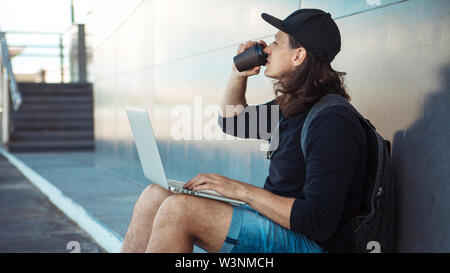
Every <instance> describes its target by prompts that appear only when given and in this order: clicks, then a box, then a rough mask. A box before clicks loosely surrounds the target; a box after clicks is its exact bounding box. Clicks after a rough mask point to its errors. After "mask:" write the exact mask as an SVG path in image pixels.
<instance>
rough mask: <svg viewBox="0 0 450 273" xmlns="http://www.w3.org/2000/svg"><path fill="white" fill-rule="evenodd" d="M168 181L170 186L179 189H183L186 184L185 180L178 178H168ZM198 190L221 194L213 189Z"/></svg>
mask: <svg viewBox="0 0 450 273" xmlns="http://www.w3.org/2000/svg"><path fill="white" fill-rule="evenodd" d="M167 183H169V185H170V186H172V187H174V188H178V189H182V188H183V185H184V184H186V183H185V182H181V181H176V180H172V179H167ZM198 192H201V193H207V194H211V195H217V196H221V194H219V193H217V192H216V191H212V190H201V191H198Z"/></svg>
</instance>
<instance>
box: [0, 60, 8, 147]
mask: <svg viewBox="0 0 450 273" xmlns="http://www.w3.org/2000/svg"><path fill="white" fill-rule="evenodd" d="M2 61H3V60H2ZM0 70H1V73H0V74H1V75H0V76H1V77H0V78H1V79H0V86H1V95H2V144H3V145H5V144H7V143H8V142H9V90H8V75H7V74H6V71H5V69H4V68H3V63H2V64H1V67H0Z"/></svg>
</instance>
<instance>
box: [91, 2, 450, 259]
mask: <svg viewBox="0 0 450 273" xmlns="http://www.w3.org/2000/svg"><path fill="white" fill-rule="evenodd" d="M115 3H116V4H114V6H110V4H109V3H108V1H105V0H101V1H97V2H96V4H97V6H96V9H95V13H96V20H98V23H96V27H97V30H96V34H95V35H96V36H95V37H97V39H98V40H97V41H96V43H95V45H94V62H95V75H96V76H95V82H94V90H95V113H94V115H95V136H96V145H97V151H96V155H97V159H96V162H97V166H99V167H102V168H108V169H111V170H113V171H115V172H118V173H122V174H123V175H124V176H129V177H134V178H135V179H136V180H138V181H139V183H143V184H145V183H148V182H147V181H145V179H144V178H143V174H142V171H141V169H140V165H139V161H138V157H137V153H136V149H135V147H134V143H133V140H132V136H131V131H130V128H129V126H128V122H127V118H126V114H125V110H124V107H125V106H127V105H132V106H138V107H144V108H147V109H148V110H149V112H150V118H151V120H152V123H153V126H154V128H155V131H156V134H157V138H158V147H159V148H160V152H161V156H162V158H163V165H164V167H165V169H166V172H167V174H168V176H169V177H170V178H173V179H179V180H187V179H189V178H191V177H193V176H195V175H196V174H197V173H198V172H217V173H220V174H222V175H225V176H229V177H231V178H234V179H238V180H241V181H245V182H249V183H252V184H255V185H260V186H262V185H263V183H264V179H265V177H266V176H267V173H268V162H267V160H266V159H265V154H264V153H263V152H261V151H260V150H259V145H260V142H258V141H251V140H240V141H226V140H223V141H218V140H216V141H208V140H206V139H205V138H201V139H200V140H195V134H196V133H194V132H193V133H192V138H193V139H192V140H183V141H176V140H174V138H173V137H172V134H171V129H172V127H173V125H174V123H175V122H176V121H177V120H178V119H179V118H177V117H173V116H172V115H171V114H173V113H171V111H173V109H174V107H175V106H177V105H185V106H187V107H190V109H194V108H193V105H194V104H197V105H198V104H199V103H201V104H202V105H203V106H204V107H203V109H205V108H206V107H207V106H209V105H214V104H218V103H219V96H220V94H221V92H222V91H223V89H224V88H225V84H226V81H227V79H228V76H229V74H230V71H231V60H232V57H233V56H234V54H235V51H236V48H237V46H238V43H240V42H242V41H246V40H258V39H264V40H265V41H266V42H271V41H272V40H273V35H274V34H275V32H276V30H275V29H273V28H272V27H271V26H269V25H268V24H266V23H265V22H264V21H263V20H262V19H260V14H261V13H262V12H268V13H270V14H273V15H275V16H278V17H281V18H284V17H286V16H287V15H289V14H290V13H291V12H292V11H294V10H296V9H297V8H298V7H299V6H301V7H317V8H321V9H324V10H327V11H329V12H330V13H331V14H332V16H333V17H334V18H335V19H336V22H337V23H338V25H339V28H340V30H341V34H342V51H341V53H340V54H339V55H338V56H337V58H336V60H335V61H334V62H333V64H332V65H333V67H334V68H335V69H336V70H338V71H345V72H347V73H348V75H347V86H348V89H349V92H350V94H351V97H352V103H353V104H354V105H355V106H356V108H357V109H359V110H360V112H361V113H362V114H363V115H365V116H366V117H367V118H368V119H370V120H371V121H372V123H373V124H374V125H375V126H376V127H377V129H378V131H379V132H380V133H381V134H382V135H383V136H384V137H385V138H386V139H389V140H390V141H392V143H393V160H394V164H395V178H396V183H397V186H398V187H397V188H398V231H397V239H398V240H397V248H398V251H400V252H442V251H446V252H449V251H450V238H449V230H450V223H449V219H450V217H449V215H450V198H449V196H450V190H449V182H450V178H449V177H450V157H449V156H448V155H449V154H450V143H449V141H450V122H449V117H450V110H449V109H450V108H449V105H450V90H449V80H448V79H449V74H450V54H449V44H450V41H449V40H450V39H449V38H450V36H449V33H450V31H449V27H450V24H449V19H448V14H449V11H450V2H449V1H428V0H410V1H384V0H338V1H335V0H302V1H275V0H273V1H269V0H267V1H256V0H255V1H182V0H179V1H174V0H171V1H149V0H148V1H139V0H135V1H124V0H121V1H115ZM174 6H176V7H177V9H173V8H171V7H174ZM186 11H187V12H186ZM187 14H194V15H198V16H193V17H192V16H191V17H189V16H187ZM272 98H273V95H272V88H271V80H270V79H267V78H265V77H264V76H263V75H262V73H261V75H259V76H256V77H253V78H251V79H250V80H249V83H248V97H247V100H248V102H249V104H257V103H262V102H266V101H268V100H270V99H272ZM194 115H195V114H194ZM199 115H201V113H199ZM193 119H194V118H193ZM213 119H214V117H213V115H210V116H205V117H203V118H202V119H201V120H202V121H203V124H204V125H205V124H208V122H211V120H213ZM193 123H195V122H193ZM208 128H210V129H211V130H213V131H214V133H216V134H220V132H218V131H217V130H218V128H217V127H214V126H212V127H208ZM200 135H202V134H201V132H200Z"/></svg>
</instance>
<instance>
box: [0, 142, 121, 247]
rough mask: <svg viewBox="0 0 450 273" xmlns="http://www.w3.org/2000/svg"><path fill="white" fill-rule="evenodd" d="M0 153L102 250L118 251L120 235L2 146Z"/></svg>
mask: <svg viewBox="0 0 450 273" xmlns="http://www.w3.org/2000/svg"><path fill="white" fill-rule="evenodd" d="M0 154H1V155H3V156H4V157H5V158H6V159H7V160H8V161H9V162H10V163H11V164H12V165H13V166H14V167H16V168H17V170H19V172H21V173H22V175H23V176H24V177H25V178H27V179H28V180H29V181H30V182H31V183H32V184H33V185H34V186H36V187H37V188H38V189H39V190H40V191H41V192H42V193H43V194H45V195H46V196H47V197H48V199H49V200H50V202H52V203H53V204H54V205H55V206H56V207H57V208H59V209H60V210H61V211H62V212H63V213H64V214H66V215H67V216H68V217H69V218H70V219H71V220H72V221H74V222H75V223H77V224H78V225H79V226H80V227H81V228H82V229H83V230H84V231H86V232H87V233H88V234H89V235H90V236H91V237H92V238H93V239H94V240H95V241H96V242H97V243H98V244H99V245H100V246H101V247H102V248H103V249H104V250H106V251H107V252H110V253H118V252H120V249H121V247H122V240H123V239H122V238H121V236H119V235H118V234H117V233H116V232H114V231H113V230H111V229H110V228H108V227H107V226H105V225H104V224H103V223H102V222H101V221H100V220H99V219H97V218H96V217H95V216H93V215H91V214H90V213H89V212H87V211H86V210H85V209H84V208H83V207H82V206H80V205H79V204H77V203H76V202H74V201H73V200H72V199H70V198H69V197H68V196H66V195H65V194H64V193H63V192H61V190H59V189H58V188H57V187H55V186H54V185H53V184H52V183H50V182H49V181H48V180H46V179H45V178H43V177H42V176H40V175H39V174H38V173H37V172H35V171H34V170H33V169H31V168H30V167H28V166H27V165H26V164H25V163H23V162H22V161H20V160H19V159H18V158H16V157H15V156H14V155H12V154H10V153H9V152H7V151H6V150H5V149H3V148H2V147H0Z"/></svg>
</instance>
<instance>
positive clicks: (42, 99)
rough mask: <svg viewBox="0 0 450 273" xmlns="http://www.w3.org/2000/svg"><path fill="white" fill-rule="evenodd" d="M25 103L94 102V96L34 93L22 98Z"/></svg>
mask: <svg viewBox="0 0 450 273" xmlns="http://www.w3.org/2000/svg"><path fill="white" fill-rule="evenodd" d="M22 100H23V102H24V103H28V104H31V103H33V104H41V103H43V104H45V103H49V104H53V103H74V102H75V103H92V96H64V95H63V96H59V95H58V96H43V95H33V96H28V97H23V98H22Z"/></svg>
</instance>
